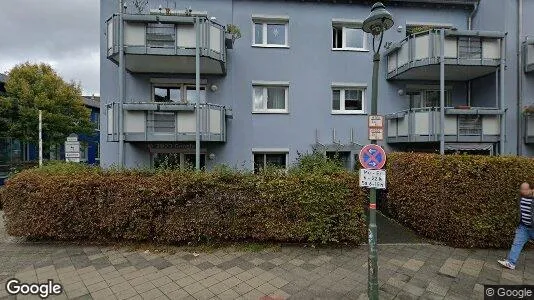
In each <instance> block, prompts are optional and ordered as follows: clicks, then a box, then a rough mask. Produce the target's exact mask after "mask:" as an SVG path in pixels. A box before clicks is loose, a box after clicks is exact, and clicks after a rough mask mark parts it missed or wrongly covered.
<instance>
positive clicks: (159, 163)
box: [152, 152, 206, 169]
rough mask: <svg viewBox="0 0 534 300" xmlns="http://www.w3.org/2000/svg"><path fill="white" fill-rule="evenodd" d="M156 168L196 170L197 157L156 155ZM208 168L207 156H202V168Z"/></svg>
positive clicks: (167, 154) (187, 154) (192, 155)
mask: <svg viewBox="0 0 534 300" xmlns="http://www.w3.org/2000/svg"><path fill="white" fill-rule="evenodd" d="M152 160H153V161H152V165H153V166H154V168H166V169H194V168H195V164H196V156H195V154H191V153H175V152H174V153H172V152H171V153H154V154H153V156H152ZM205 166H206V154H204V153H201V154H200V168H201V169H203V168H204V167H205Z"/></svg>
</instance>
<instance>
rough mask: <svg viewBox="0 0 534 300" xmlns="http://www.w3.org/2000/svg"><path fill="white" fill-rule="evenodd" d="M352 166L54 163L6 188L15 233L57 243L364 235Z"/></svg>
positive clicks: (351, 239) (323, 239) (318, 239)
mask: <svg viewBox="0 0 534 300" xmlns="http://www.w3.org/2000/svg"><path fill="white" fill-rule="evenodd" d="M357 185H358V180H357V177H355V175H353V174H350V173H348V172H339V173H337V174H331V175H324V174H321V173H318V172H310V173H304V172H296V173H291V174H285V173H281V172H265V173H261V174H259V175H254V174H251V173H240V172H237V171H231V170H229V169H227V168H218V169H217V170H215V171H212V172H195V171H188V170H182V171H180V170H165V169H162V170H157V171H140V170H122V171H119V170H102V169H100V168H95V167H88V166H80V165H73V164H55V165H50V166H45V167H43V168H40V169H32V170H28V171H24V172H21V173H19V174H17V175H15V176H14V177H13V178H11V179H10V180H9V181H8V182H7V184H6V186H5V188H3V190H2V191H1V192H0V198H1V199H2V200H3V202H4V206H5V218H6V229H7V232H8V233H9V234H10V235H14V236H29V237H35V238H47V239H57V240H98V241H115V240H119V241H120V240H123V241H149V242H160V243H184V242H191V241H193V242H196V241H210V242H219V241H221V242H222V241H242V240H251V241H260V242H261V241H280V242H313V243H351V244H358V243H361V242H363V241H364V240H365V236H366V225H365V218H364V215H363V205H362V203H363V201H362V200H363V197H364V195H363V193H362V190H361V189H360V188H359V187H358V186H357Z"/></svg>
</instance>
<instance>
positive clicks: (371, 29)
mask: <svg viewBox="0 0 534 300" xmlns="http://www.w3.org/2000/svg"><path fill="white" fill-rule="evenodd" d="M393 23H394V22H393V17H392V16H391V14H390V13H389V12H388V11H387V10H386V7H385V6H384V4H382V3H380V2H377V3H375V4H374V5H373V7H372V8H371V13H370V14H369V16H368V17H367V19H365V20H364V21H363V26H362V30H363V31H365V32H367V33H370V34H372V35H373V52H374V54H373V82H372V91H371V115H376V114H377V106H378V105H377V102H378V101H377V99H378V69H379V66H380V53H379V51H380V47H381V46H382V39H383V38H384V31H386V30H388V29H390V28H391V26H393ZM377 36H380V41H379V43H378V47H377V48H376V49H375V38H376V37H377ZM371 144H376V141H375V140H372V141H371ZM376 231H377V230H376V189H374V188H371V189H370V191H369V260H368V277H367V278H368V279H367V280H368V286H367V294H368V296H369V299H378V255H377V249H376V237H377V235H376Z"/></svg>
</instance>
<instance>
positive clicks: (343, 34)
mask: <svg viewBox="0 0 534 300" xmlns="http://www.w3.org/2000/svg"><path fill="white" fill-rule="evenodd" d="M334 27H338V28H339V27H341V48H334V47H333V43H334V33H333V31H332V34H331V39H330V43H331V45H332V51H354V52H369V49H367V41H368V38H367V32H364V31H363V29H362V28H361V27H362V23H358V22H353V23H346V22H345V23H342V22H334V21H332V28H334ZM346 29H359V30H361V31H362V32H363V35H362V47H361V48H358V47H347V45H346V42H347V38H346V35H347V31H346Z"/></svg>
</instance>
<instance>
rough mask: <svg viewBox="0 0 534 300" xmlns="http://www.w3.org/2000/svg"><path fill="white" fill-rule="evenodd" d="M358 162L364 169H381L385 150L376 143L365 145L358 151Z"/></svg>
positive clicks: (384, 160) (384, 161) (384, 162)
mask: <svg viewBox="0 0 534 300" xmlns="http://www.w3.org/2000/svg"><path fill="white" fill-rule="evenodd" d="M360 164H362V166H363V167H364V168H365V169H371V170H378V169H382V168H383V167H384V165H385V164H386V152H385V151H384V149H382V147H380V146H378V145H374V144H370V145H366V146H364V147H363V148H362V150H361V151H360Z"/></svg>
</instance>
